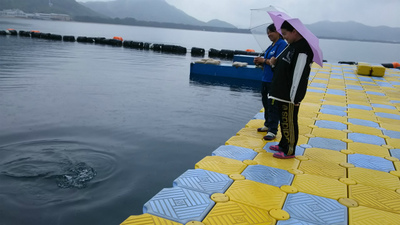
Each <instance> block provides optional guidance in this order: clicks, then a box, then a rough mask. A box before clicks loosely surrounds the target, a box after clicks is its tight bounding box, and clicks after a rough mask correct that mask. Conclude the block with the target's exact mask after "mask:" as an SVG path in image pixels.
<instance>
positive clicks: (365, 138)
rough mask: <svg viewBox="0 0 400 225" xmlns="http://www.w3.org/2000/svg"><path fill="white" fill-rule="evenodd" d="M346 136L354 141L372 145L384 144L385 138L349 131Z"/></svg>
mask: <svg viewBox="0 0 400 225" xmlns="http://www.w3.org/2000/svg"><path fill="white" fill-rule="evenodd" d="M348 138H349V139H350V140H353V141H354V142H361V143H365V144H372V145H386V141H385V139H383V138H381V137H378V136H375V135H370V134H361V133H349V134H348Z"/></svg>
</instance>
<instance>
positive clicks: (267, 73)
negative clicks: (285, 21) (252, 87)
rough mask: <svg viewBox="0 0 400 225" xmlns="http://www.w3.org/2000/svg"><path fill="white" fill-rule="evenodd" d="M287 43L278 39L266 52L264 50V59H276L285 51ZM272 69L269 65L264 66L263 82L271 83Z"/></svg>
mask: <svg viewBox="0 0 400 225" xmlns="http://www.w3.org/2000/svg"><path fill="white" fill-rule="evenodd" d="M286 46H287V43H286V41H285V40H283V39H282V38H280V39H279V40H278V41H277V42H276V43H275V45H270V46H269V47H268V48H267V50H265V54H264V59H270V58H272V57H275V58H278V55H279V54H280V53H281V52H282V51H283V49H285V48H286ZM273 75H274V74H273V72H272V68H271V66H270V65H267V64H264V73H263V77H262V81H263V82H271V81H272V76H273Z"/></svg>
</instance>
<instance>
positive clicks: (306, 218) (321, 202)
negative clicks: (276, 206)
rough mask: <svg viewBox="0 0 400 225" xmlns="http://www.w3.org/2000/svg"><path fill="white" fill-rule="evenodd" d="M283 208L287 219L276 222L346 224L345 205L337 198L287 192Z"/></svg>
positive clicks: (286, 223) (282, 224)
mask: <svg viewBox="0 0 400 225" xmlns="http://www.w3.org/2000/svg"><path fill="white" fill-rule="evenodd" d="M283 210H284V211H286V212H288V213H289V215H290V219H289V220H281V221H279V222H278V223H277V224H281V225H288V224H335V225H339V224H343V225H345V224H347V220H348V214H347V207H346V206H344V205H342V204H340V203H339V202H338V201H337V200H334V199H329V198H324V197H320V196H316V195H310V194H305V193H301V192H299V193H296V194H289V195H288V197H287V199H286V202H285V205H284V206H283Z"/></svg>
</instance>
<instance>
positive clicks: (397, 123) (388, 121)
mask: <svg viewBox="0 0 400 225" xmlns="http://www.w3.org/2000/svg"><path fill="white" fill-rule="evenodd" d="M377 119H378V121H379V122H381V123H388V124H395V125H397V126H398V127H400V126H399V125H400V123H399V120H396V119H390V118H384V117H379V116H377ZM397 129H399V128H397Z"/></svg>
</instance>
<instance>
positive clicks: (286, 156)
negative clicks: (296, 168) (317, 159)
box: [273, 152, 296, 159]
mask: <svg viewBox="0 0 400 225" xmlns="http://www.w3.org/2000/svg"><path fill="white" fill-rule="evenodd" d="M273 156H274V157H275V158H278V159H291V158H294V157H296V156H295V155H286V154H285V153H283V152H277V153H275V154H274V155H273Z"/></svg>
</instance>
